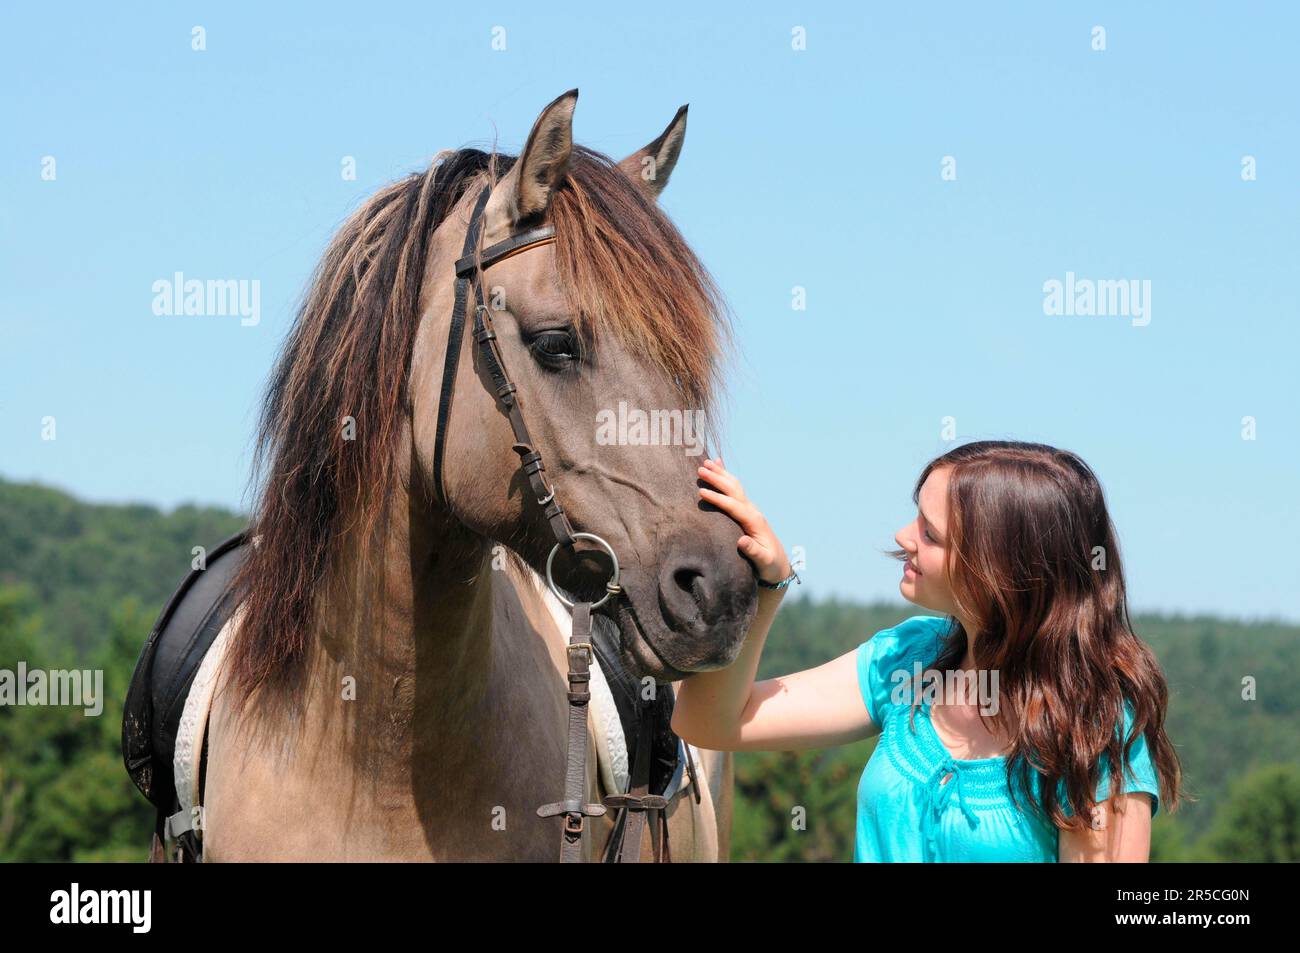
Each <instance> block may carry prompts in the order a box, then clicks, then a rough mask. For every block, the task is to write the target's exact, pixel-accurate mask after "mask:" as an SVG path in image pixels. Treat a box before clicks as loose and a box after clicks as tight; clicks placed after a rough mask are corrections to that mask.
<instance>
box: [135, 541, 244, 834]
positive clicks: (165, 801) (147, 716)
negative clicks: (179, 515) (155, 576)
mask: <svg viewBox="0 0 1300 953" xmlns="http://www.w3.org/2000/svg"><path fill="white" fill-rule="evenodd" d="M245 546H246V538H245V534H244V533H238V534H236V535H235V536H232V537H230V538H229V539H227V540H225V541H224V542H222V543H221V544H220V545H218V546H217V547H216V548H215V549H213V550H212V551H211V552H210V553H209V554H208V556H207V559H206V568H205V569H196V570H194V571H192V572H191V573H190V574H189V575H188V576H186V577H185V580H184V581H183V582H182V583H181V584H180V587H179V588H178V589H177V590H176V592H175V593H173V594H172V597H171V598H170V599H169V600H167V605H166V606H164V608H163V611H162V614H161V615H159V616H158V621H157V622H155V623H154V627H153V630H152V631H151V632H150V633H149V638H148V639H147V640H146V641H145V643H144V648H143V649H141V651H140V658H139V660H138V661H137V662H136V664H135V674H134V675H132V676H131V687H130V688H129V689H128V690H127V695H126V705H125V708H124V711H123V713H122V760H123V761H124V762H125V764H126V770H127V773H128V774H130V775H131V780H132V781H134V782H135V786H136V787H138V788H139V789H140V792H141V793H142V794H144V796H145V797H147V798H148V799H149V802H150V803H151V804H153V805H154V807H156V808H157V809H158V810H159V811H163V812H165V813H171V811H172V810H173V802H174V801H175V799H176V782H175V777H174V775H173V773H172V756H173V754H174V753H175V750H176V730H177V728H178V727H179V725H180V720H181V715H182V714H183V713H184V710H185V698H186V696H187V695H188V694H189V691H190V686H191V685H192V684H193V683H194V676H195V675H196V674H197V673H198V670H199V665H200V664H202V662H203V656H204V655H206V654H207V651H208V649H209V648H210V647H211V645H212V643H213V641H214V640H215V639H216V637H217V634H218V633H220V631H221V629H222V627H223V626H224V625H225V624H226V621H227V620H228V619H229V618H230V616H231V615H232V614H233V612H234V609H235V606H234V600H233V597H232V596H231V594H230V585H231V581H232V580H233V578H234V576H235V572H236V571H237V570H238V569H239V567H240V566H241V565H242V564H243V562H244V558H245V557H246V556H247V555H248V551H247V549H246V548H245Z"/></svg>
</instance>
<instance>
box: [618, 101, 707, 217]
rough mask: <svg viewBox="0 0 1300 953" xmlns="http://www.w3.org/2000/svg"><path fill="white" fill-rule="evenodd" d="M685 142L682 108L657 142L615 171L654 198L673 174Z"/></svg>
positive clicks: (633, 154)
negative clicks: (621, 171) (620, 172)
mask: <svg viewBox="0 0 1300 953" xmlns="http://www.w3.org/2000/svg"><path fill="white" fill-rule="evenodd" d="M687 105H689V103H688V104H687ZM685 139H686V106H683V107H682V108H681V109H679V110H677V115H676V116H674V117H673V121H672V122H670V123H669V124H668V128H667V129H665V130H664V131H663V132H661V133H660V134H659V138H658V139H656V140H655V141H654V142H652V143H650V144H649V145H648V146H646V147H645V148H644V149H638V150H637V151H636V152H634V153H632V154H631V155H630V156H628V157H627V158H626V159H624V160H623V161H622V162H620V163H619V164H618V167H619V168H620V169H622V170H623V171H624V172H625V173H627V175H628V178H630V179H631V180H632V181H633V182H635V183H636V184H637V185H639V186H641V188H643V189H645V190H646V192H648V193H649V194H650V197H651V198H658V197H659V193H660V192H662V191H663V190H664V186H666V185H667V184H668V177H669V176H670V175H672V174H673V167H674V166H675V165H677V157H678V156H679V155H681V153H682V142H684V141H685Z"/></svg>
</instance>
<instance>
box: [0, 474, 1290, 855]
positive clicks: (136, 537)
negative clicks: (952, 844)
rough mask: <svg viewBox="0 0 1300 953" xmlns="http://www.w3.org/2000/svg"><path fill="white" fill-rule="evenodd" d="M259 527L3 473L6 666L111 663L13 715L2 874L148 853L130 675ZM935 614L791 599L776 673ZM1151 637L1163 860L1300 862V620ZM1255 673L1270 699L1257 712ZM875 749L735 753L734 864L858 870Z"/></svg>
mask: <svg viewBox="0 0 1300 953" xmlns="http://www.w3.org/2000/svg"><path fill="white" fill-rule="evenodd" d="M242 526H243V519H242V518H241V517H239V516H238V515H235V514H232V513H229V512H226V511H223V510H219V509H213V508H198V507H181V508H179V509H176V510H173V511H171V512H168V513H163V512H160V511H159V510H157V509H155V508H153V507H148V506H112V505H93V504H87V503H82V502H80V501H78V500H76V499H74V498H73V497H71V496H69V495H67V494H65V493H62V492H59V491H57V490H53V489H49V488H46V487H41V486H34V485H28V484H17V483H12V482H7V481H4V480H0V669H8V670H11V671H12V670H14V669H16V667H17V664H18V662H19V661H23V662H25V663H26V665H27V667H28V668H29V669H38V668H39V669H47V670H48V669H92V670H93V669H102V670H103V671H104V695H105V698H104V703H103V711H102V713H101V714H100V715H99V716H98V717H88V716H86V715H85V714H84V713H83V711H82V709H81V708H78V707H48V706H47V707H26V706H23V707H15V706H0V861H17V860H110V861H138V860H142V859H143V858H144V856H145V853H146V851H147V847H148V842H149V835H150V830H151V825H152V814H151V809H150V808H149V806H148V805H147V804H146V802H145V801H144V799H143V798H142V797H141V796H140V795H139V793H138V792H137V791H136V790H135V788H134V787H133V786H132V785H131V783H130V781H129V780H128V778H127V776H126V772H125V771H124V770H123V768H122V763H121V757H120V748H119V742H120V731H121V712H122V699H123V697H124V695H125V693H126V686H127V682H128V680H129V678H130V675H131V672H132V670H133V669H134V667H135V661H136V657H137V655H138V653H139V651H140V647H141V645H142V644H143V643H144V639H145V637H146V636H147V635H148V632H149V629H150V627H151V626H152V624H153V621H154V619H155V617H156V616H157V613H158V611H159V610H160V609H161V607H162V604H163V602H164V601H165V600H166V598H167V597H168V596H169V595H170V594H171V592H172V590H173V589H174V588H175V586H176V585H177V583H179V581H180V580H181V578H182V577H183V576H184V575H185V573H186V572H188V571H189V566H190V561H191V559H192V558H193V557H192V549H193V547H194V546H196V545H203V546H206V547H208V548H209V549H210V548H211V547H212V546H214V545H215V544H216V543H217V542H219V541H220V540H222V539H224V538H225V537H227V536H229V535H230V534H232V533H234V532H236V531H238V530H239V529H240V528H242ZM919 611H921V610H918V609H917V608H916V607H914V606H907V605H903V604H898V605H859V604H854V603H847V602H840V601H835V600H827V601H819V602H812V601H810V600H808V599H806V598H803V597H799V596H797V595H796V596H795V597H793V598H791V597H787V600H786V603H785V604H784V605H783V606H782V608H781V612H780V615H779V616H778V618H777V622H776V625H775V626H774V628H773V631H772V633H771V635H770V636H769V638H768V642H767V648H766V650H765V652H764V656H763V663H762V666H761V668H760V671H759V677H760V678H768V677H771V676H773V675H778V674H784V673H788V672H795V671H799V670H800V669H804V668H809V667H812V666H815V665H820V664H822V663H823V662H826V661H828V660H829V659H831V658H834V657H836V656H837V655H840V654H842V653H844V652H846V651H848V650H849V649H851V648H853V647H855V646H856V645H858V644H859V643H861V642H862V641H864V640H865V639H867V638H869V637H870V636H871V635H872V634H873V633H875V632H877V631H879V630H880V629H883V628H887V627H889V626H891V625H893V624H895V623H897V622H898V621H900V620H901V619H903V618H906V617H907V616H909V615H912V614H915V613H916V612H919ZM1135 625H1136V628H1137V630H1138V634H1139V635H1140V636H1141V637H1142V638H1144V639H1145V640H1146V641H1147V642H1148V643H1149V644H1150V645H1151V646H1152V648H1153V649H1154V650H1155V652H1156V655H1157V656H1158V658H1159V659H1160V663H1161V666H1162V667H1163V668H1164V671H1165V674H1166V677H1167V678H1168V680H1169V684H1170V691H1171V703H1170V709H1169V720H1168V729H1169V732H1170V735H1171V737H1172V738H1173V740H1174V743H1175V744H1176V745H1177V747H1178V751H1179V755H1180V757H1181V758H1182V762H1183V767H1184V771H1185V773H1186V778H1185V781H1186V784H1187V786H1188V789H1189V790H1190V791H1191V793H1193V794H1194V795H1195V796H1196V797H1197V798H1198V800H1196V801H1194V802H1188V803H1186V804H1185V805H1184V806H1183V807H1182V808H1181V809H1180V811H1179V812H1178V814H1177V815H1175V816H1169V815H1167V814H1166V813H1165V812H1164V811H1163V810H1162V811H1161V813H1160V815H1158V816H1157V818H1156V821H1155V825H1154V829H1153V840H1152V859H1153V860H1157V861H1184V860H1227V861H1238V860H1265V861H1293V860H1296V859H1297V858H1300V755H1298V754H1297V753H1298V752H1300V712H1298V711H1297V705H1298V703H1300V700H1298V699H1297V698H1296V695H1295V693H1294V692H1291V691H1290V690H1289V686H1290V681H1289V676H1290V674H1291V673H1292V672H1294V671H1296V670H1297V668H1300V665H1298V663H1300V627H1297V626H1289V625H1282V624H1264V623H1251V624H1248V623H1241V622H1234V621H1229V620H1223V619H1215V618H1206V617H1197V618H1180V617H1173V618H1171V617H1160V616H1139V617H1138V618H1137V619H1136V620H1135ZM1247 678H1249V679H1253V680H1254V684H1255V685H1256V686H1257V699H1256V700H1251V701H1246V700H1243V689H1242V685H1243V679H1247ZM873 745H874V741H867V742H862V743H859V744H855V745H847V746H843V747H840V748H834V749H827V750H824V751H817V752H799V753H779V754H749V753H741V754H739V755H737V759H736V786H737V807H736V818H735V825H734V830H733V839H732V859H733V860H737V861H745V860H756V861H811V860H841V861H842V860H848V859H850V858H851V856H852V850H853V830H854V814H855V797H856V790H857V782H858V777H859V775H860V774H861V772H862V768H863V766H864V765H865V764H866V760H867V758H868V757H869V755H870V753H871V750H872V747H873ZM792 805H795V806H797V807H798V808H799V809H800V810H799V813H798V817H797V818H796V817H795V816H792V813H791V806H792ZM799 818H803V819H804V820H803V822H802V823H796V821H797V820H798V819H799ZM796 828H798V829H796Z"/></svg>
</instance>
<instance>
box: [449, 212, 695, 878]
mask: <svg viewBox="0 0 1300 953" xmlns="http://www.w3.org/2000/svg"><path fill="white" fill-rule="evenodd" d="M491 192H492V188H491V186H484V188H483V190H482V191H481V192H480V193H479V195H478V198H477V199H476V200H475V202H474V210H473V212H472V214H471V215H470V220H469V228H468V229H467V230H466V232H465V245H464V249H463V250H462V252H461V257H460V258H459V259H457V261H456V300H455V304H454V305H453V306H452V312H451V328H450V330H449V332H448V335H447V354H446V358H445V361H444V363H443V369H442V389H441V394H440V397H439V400H438V429H437V434H436V436H435V438H434V451H433V469H434V479H435V481H436V484H437V490H438V495H439V497H440V498H441V500H442V501H443V503H444V505H446V504H447V491H446V485H445V483H444V481H443V465H444V456H445V453H446V442H447V422H448V420H449V419H450V417H451V403H452V397H453V395H454V393H455V390H456V368H457V366H458V364H459V362H460V351H461V339H462V338H463V337H464V328H465V317H466V312H467V310H468V308H469V304H470V294H471V291H472V293H473V296H474V301H473V307H474V312H473V313H474V340H475V342H476V343H477V344H478V347H479V354H480V355H481V356H482V359H483V363H484V365H485V366H486V368H487V370H488V374H489V375H490V376H491V379H492V388H493V390H494V391H495V394H496V399H497V401H498V402H499V403H500V405H501V407H502V409H503V410H505V412H506V415H507V416H508V417H509V419H510V427H511V429H512V430H513V431H514V448H513V449H514V451H515V452H516V453H517V454H519V466H520V469H521V470H522V471H523V473H524V476H525V477H526V478H527V480H528V485H529V487H530V489H531V491H532V494H533V499H534V500H536V501H537V505H538V506H540V507H541V508H542V513H543V515H545V517H546V520H547V522H548V523H549V525H550V527H551V534H552V535H553V536H554V538H555V545H554V546H553V547H552V548H551V553H550V556H549V557H547V560H546V582H547V585H548V586H549V587H550V589H551V591H552V592H553V593H554V594H555V595H556V596H557V597H558V598H559V599H560V601H561V602H563V603H564V604H565V605H566V606H568V607H569V608H570V609H571V610H572V614H573V631H572V633H571V635H570V637H569V643H568V645H567V647H566V648H567V655H568V660H569V672H568V679H569V691H568V696H569V733H568V756H567V766H566V770H565V780H564V800H562V801H558V802H555V803H553V804H544V805H542V806H541V807H539V808H538V809H537V814H538V816H539V817H553V816H556V815H563V816H564V831H563V837H562V840H561V842H560V860H561V861H564V862H574V861H579V860H581V859H582V834H583V831H584V828H585V819H586V818H587V817H601V816H603V815H604V814H605V812H606V808H607V807H618V808H623V809H624V810H625V811H626V812H627V814H626V817H625V823H624V824H623V826H622V838H621V842H620V843H618V844H611V845H610V849H609V850H607V851H606V853H605V857H604V859H605V860H618V861H619V862H623V863H628V862H633V863H634V862H636V861H638V860H639V859H640V851H641V830H642V826H643V824H644V820H645V812H647V811H649V812H652V813H653V814H654V815H655V818H654V822H653V826H652V827H651V829H650V833H651V842H652V844H653V853H654V858H653V859H654V860H655V861H656V862H660V861H663V862H667V861H668V860H669V856H668V837H667V835H668V822H667V817H666V813H665V812H666V809H667V806H668V803H667V801H666V800H665V799H664V798H663V797H662V796H660V795H655V794H650V793H649V772H650V713H649V711H648V710H644V711H643V712H642V718H641V730H640V732H639V735H640V738H639V743H638V746H637V750H636V756H635V759H634V765H633V769H632V778H631V786H632V787H631V791H630V792H629V793H626V794H616V795H610V796H607V797H605V798H602V802H603V803H601V804H587V803H584V795H585V793H586V756H587V703H588V702H589V701H590V700H591V692H590V690H589V688H588V685H589V683H590V681H591V674H590V672H591V659H592V654H593V649H592V645H591V625H592V620H591V612H592V610H593V609H596V608H598V607H599V606H601V605H603V604H604V603H605V602H606V601H607V600H608V599H610V598H611V597H613V596H615V595H617V594H618V593H620V592H621V591H622V590H621V588H620V587H619V566H618V556H617V555H616V554H615V552H614V548H613V547H612V546H610V545H609V543H607V542H606V541H605V540H603V539H601V538H600V537H599V536H597V535H595V534H594V533H578V532H574V529H573V527H572V526H571V525H570V523H569V519H568V517H567V516H566V515H565V512H564V507H563V506H561V505H560V501H559V499H558V498H557V496H556V492H555V488H554V487H553V486H551V485H548V484H547V482H546V478H545V476H544V474H545V472H546V467H545V465H544V464H543V463H542V454H541V451H540V450H538V449H537V448H536V447H534V446H533V441H532V437H531V436H530V434H529V433H528V425H527V424H526V423H525V422H524V416H523V410H522V408H521V407H520V404H519V397H518V394H517V389H516V387H515V385H514V383H513V382H512V381H511V380H510V375H509V374H508V373H506V368H505V364H504V363H503V362H502V359H501V347H500V345H499V344H498V343H497V335H496V332H495V331H494V330H493V328H492V315H491V312H490V309H489V308H488V307H487V305H486V304H485V302H484V294H483V272H484V271H485V270H486V269H487V268H489V267H491V266H492V265H495V264H496V263H498V262H501V261H504V260H505V259H507V258H510V257H511V256H513V255H517V254H520V253H521V252H525V251H528V250H529V249H532V248H539V247H541V246H542V245H548V244H551V243H553V242H554V241H555V227H554V226H552V225H542V226H540V227H537V228H531V229H527V230H525V231H522V232H517V233H515V234H513V235H511V236H510V237H509V238H506V239H505V240H504V241H500V242H497V243H496V244H494V245H489V246H488V247H487V248H484V249H482V250H479V248H478V244H479V239H480V237H481V233H482V230H483V211H484V209H485V207H486V206H487V201H488V196H489V195H490V194H491ZM578 539H587V540H590V541H592V542H595V543H597V544H599V545H600V546H602V547H603V548H604V549H605V551H606V552H607V553H609V555H610V558H611V559H612V560H613V563H614V571H613V574H612V576H611V577H610V579H609V581H608V582H607V583H606V584H605V590H606V592H605V595H604V596H603V597H601V598H600V599H599V600H598V601H596V602H589V601H584V602H576V603H575V602H573V601H570V600H569V599H567V598H566V597H565V596H564V595H563V593H561V591H560V589H559V587H558V586H556V584H555V580H554V577H553V576H552V572H551V565H552V562H553V561H554V559H555V554H556V553H557V552H559V551H560V550H561V549H570V548H572V547H573V544H574V542H575V540H578ZM629 839H630V840H631V843H630V845H628V843H627V842H628V840H629Z"/></svg>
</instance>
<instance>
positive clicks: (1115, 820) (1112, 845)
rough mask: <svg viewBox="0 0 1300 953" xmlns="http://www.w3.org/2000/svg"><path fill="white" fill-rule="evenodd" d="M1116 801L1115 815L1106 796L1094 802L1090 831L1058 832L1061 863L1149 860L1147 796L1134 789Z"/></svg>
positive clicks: (1149, 825) (1149, 818) (1149, 829)
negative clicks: (1118, 808)
mask: <svg viewBox="0 0 1300 953" xmlns="http://www.w3.org/2000/svg"><path fill="white" fill-rule="evenodd" d="M1119 800H1120V805H1121V808H1120V810H1121V813H1118V814H1117V813H1115V812H1114V811H1112V810H1111V809H1110V801H1109V799H1108V800H1105V801H1102V802H1101V803H1100V804H1098V805H1097V813H1096V814H1095V815H1094V821H1093V829H1092V830H1085V831H1064V830H1063V831H1060V832H1059V841H1058V846H1059V848H1060V849H1059V852H1058V859H1059V860H1060V862H1061V863H1063V864H1069V863H1076V864H1105V863H1121V864H1123V863H1129V864H1134V863H1136V864H1145V863H1146V862H1147V861H1148V860H1150V859H1151V795H1150V794H1146V793H1143V792H1140V791H1136V792H1133V793H1131V794H1124V795H1122V796H1121V797H1120V799H1119Z"/></svg>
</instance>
